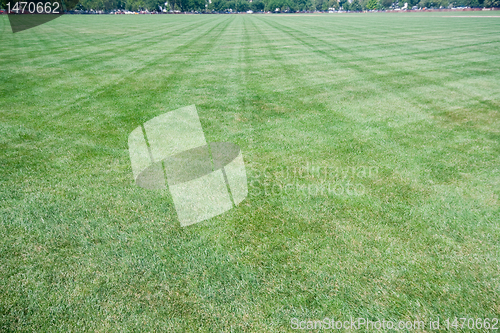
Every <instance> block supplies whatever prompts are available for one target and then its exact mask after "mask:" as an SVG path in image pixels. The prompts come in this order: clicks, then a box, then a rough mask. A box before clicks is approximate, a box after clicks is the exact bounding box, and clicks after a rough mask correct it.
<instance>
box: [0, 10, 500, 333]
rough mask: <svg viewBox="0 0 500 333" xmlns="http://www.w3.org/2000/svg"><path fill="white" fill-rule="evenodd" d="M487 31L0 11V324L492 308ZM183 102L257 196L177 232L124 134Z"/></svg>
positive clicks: (186, 323) (424, 20)
mask: <svg viewBox="0 0 500 333" xmlns="http://www.w3.org/2000/svg"><path fill="white" fill-rule="evenodd" d="M467 15H474V16H481V15H486V16H494V17H465V16H467ZM495 15H497V16H495ZM453 16H459V17H453ZM460 16H463V17H460ZM499 32H500V12H487V13H485V14H483V13H481V12H479V13H478V12H474V13H473V14H467V13H465V14H464V13H429V14H426V13H411V14H410V13H408V14H403V13H401V14H396V13H394V14H352V15H351V14H349V15H347V14H346V15H333V14H330V15H312V14H310V15H161V16H160V15H158V16H154V15H151V16H146V15H144V16H142V15H141V16H128V15H127V16H125V15H123V16H110V15H108V16H83V15H82V16H63V17H61V18H59V19H57V20H54V21H52V22H50V23H47V24H45V25H42V26H39V27H36V28H33V29H30V30H27V31H24V32H20V33H16V34H12V33H11V30H10V26H9V25H8V20H7V16H5V15H2V16H0V45H1V47H0V115H1V123H0V147H1V153H0V198H1V203H0V219H1V223H0V235H1V238H0V239H1V241H0V331H2V332H5V331H7V332H10V331H29V332H69V331H73V332H81V331H98V332H112V331H120V332H128V331H137V332H152V331H164V332H193V331H202V332H221V331H223V332H284V331H292V325H291V320H292V318H297V319H298V320H312V319H319V320H322V319H323V318H325V317H329V318H332V317H333V318H338V319H342V320H348V319H349V318H350V317H354V318H357V317H364V318H368V319H371V320H376V319H385V320H393V321H399V320H424V321H425V322H426V324H427V323H428V321H429V320H436V319H437V317H438V316H439V317H440V318H441V320H444V319H446V318H448V317H455V316H456V317H468V318H469V317H470V318H487V317H489V318H492V317H497V318H499V317H500V267H499V258H500V209H499V195H500V158H499V156H500V113H499V110H500V33H499ZM191 104H196V106H197V108H198V112H199V115H200V119H201V123H202V125H203V128H204V130H205V135H206V137H207V141H229V142H233V143H236V144H238V145H239V146H240V147H241V148H242V151H243V154H244V159H245V163H246V168H247V173H248V177H249V179H248V183H249V191H250V193H249V196H248V197H247V199H245V201H243V202H242V203H241V204H240V205H239V206H238V207H237V208H234V209H232V210H230V211H228V212H226V213H224V214H222V215H220V216H218V217H215V218H213V219H210V220H208V221H204V222H202V223H199V224H196V225H192V226H189V227H186V228H181V227H180V224H179V221H178V220H177V216H176V213H175V209H174V206H173V202H172V197H171V196H170V194H169V192H168V191H167V190H165V191H150V190H145V189H142V188H139V187H137V186H135V184H134V181H133V177H132V170H131V166H130V159H129V156H128V146H127V138H128V135H129V133H130V132H131V131H132V130H133V129H135V128H136V127H137V126H139V125H140V124H142V123H144V122H145V121H147V120H149V119H151V118H153V117H155V116H157V115H160V114H163V113H165V112H168V111H171V110H175V109H177V108H180V107H183V106H187V105H191ZM318 170H319V172H317V171H318ZM325 170H326V171H327V173H326V174H325V173H324V171H325ZM328 186H330V190H329V189H328ZM285 189H286V191H285ZM353 189H357V190H356V191H353ZM347 190H349V192H348V193H347ZM426 330H427V331H428V330H429V329H428V326H426ZM359 331H363V330H359Z"/></svg>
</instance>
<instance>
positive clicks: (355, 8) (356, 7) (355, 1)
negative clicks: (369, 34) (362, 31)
mask: <svg viewBox="0 0 500 333" xmlns="http://www.w3.org/2000/svg"><path fill="white" fill-rule="evenodd" d="M349 7H350V8H349V10H350V11H352V12H360V11H362V10H363V9H362V8H361V4H360V3H359V0H352V2H351V5H350V6H349Z"/></svg>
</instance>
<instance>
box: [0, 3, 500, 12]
mask: <svg viewBox="0 0 500 333" xmlns="http://www.w3.org/2000/svg"><path fill="white" fill-rule="evenodd" d="M34 1H36V0H34ZM6 3H7V0H0V8H4V9H5V8H6ZM405 3H408V8H409V9H411V8H412V7H414V6H417V7H418V8H449V7H472V8H481V7H486V8H491V7H500V0H351V1H348V0H253V1H252V2H250V1H249V0H80V2H79V3H78V5H77V6H76V8H75V9H77V10H83V11H91V10H94V11H107V12H109V11H112V10H129V11H141V10H148V11H161V10H163V9H165V10H167V11H180V12H194V11H196V12H199V13H203V12H227V11H233V12H246V11H248V10H252V11H254V12H261V11H266V12H267V11H271V12H276V11H280V12H292V13H293V12H302V11H327V10H331V9H335V10H343V11H352V12H359V11H364V10H384V9H391V8H395V7H400V8H402V7H403V6H404V5H405Z"/></svg>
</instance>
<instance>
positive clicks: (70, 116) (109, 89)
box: [37, 17, 233, 146]
mask: <svg viewBox="0 0 500 333" xmlns="http://www.w3.org/2000/svg"><path fill="white" fill-rule="evenodd" d="M232 20H233V18H231V17H225V18H224V19H222V20H219V21H217V24H215V25H214V26H213V27H212V28H210V29H208V30H207V31H205V32H204V33H202V34H197V35H196V37H195V38H193V39H192V40H190V41H188V42H185V43H183V44H182V45H181V46H179V47H177V48H176V49H175V50H172V51H171V52H168V53H162V54H160V55H159V56H158V57H156V58H154V59H153V60H151V61H148V62H145V63H143V64H142V66H141V67H139V68H137V69H136V70H134V71H132V72H129V73H127V74H126V75H124V76H121V77H120V78H119V79H117V80H114V81H113V82H112V83H109V84H105V85H102V86H100V87H99V88H96V89H94V90H93V91H92V93H91V94H87V95H86V96H83V97H81V98H79V99H78V100H76V101H73V102H72V103H68V104H67V105H63V106H60V107H58V108H56V109H54V110H53V111H51V112H52V114H53V116H55V115H57V118H58V121H64V119H67V120H66V124H73V126H75V128H79V129H82V128H80V127H79V126H78V123H79V122H78V120H77V119H75V116H76V117H77V118H78V117H85V114H84V113H74V111H73V110H74V109H85V107H86V105H88V104H89V103H93V101H94V100H95V99H96V98H99V97H100V96H104V95H108V94H111V93H114V92H115V91H116V90H117V87H120V86H121V85H122V84H123V82H126V81H129V84H131V85H133V84H134V79H135V78H137V77H139V76H140V75H141V74H147V73H148V72H149V71H150V68H155V66H156V65H157V64H158V63H160V62H162V61H164V60H165V59H168V57H169V55H171V54H180V53H183V52H184V53H186V52H187V51H191V50H192V49H195V50H198V51H197V52H195V53H194V55H193V56H192V57H191V59H189V60H188V61H182V62H179V63H177V64H175V71H174V73H173V74H171V75H169V76H168V77H162V80H161V81H160V84H159V85H158V86H157V87H156V88H155V89H154V90H152V91H142V93H141V101H143V100H146V101H148V104H149V103H152V102H153V101H154V96H155V95H156V94H157V92H158V91H161V92H162V94H168V92H169V87H171V86H176V85H177V82H178V81H180V80H182V79H183V78H184V76H185V71H186V69H187V68H189V67H191V66H193V64H194V63H195V62H196V60H198V59H199V57H200V55H201V54H205V53H206V52H208V50H210V49H212V48H213V47H214V45H213V43H214V41H215V40H217V39H218V38H219V36H220V35H221V34H222V33H223V32H224V31H225V30H226V29H227V27H228V25H229V24H230V23H231V21H232ZM216 31H217V32H216ZM214 32H216V33H214ZM208 36H209V37H210V38H209V39H208V40H207V37H208ZM200 41H203V45H204V46H203V48H202V49H201V50H200V49H199V47H198V45H199V42H200ZM148 95H150V96H151V97H152V99H148V98H147V96H148ZM89 97H91V98H89ZM135 107H136V108H140V105H136V106H135ZM144 108H145V111H146V114H148V112H147V110H148V108H149V107H148V105H144ZM122 112H125V114H128V112H127V110H122ZM151 116H152V115H147V116H146V119H145V118H144V114H142V113H141V114H129V115H128V116H127V117H126V119H127V123H132V124H134V123H136V124H137V123H141V122H144V121H145V120H147V118H150V117H151ZM52 122H53V121H52V119H50V118H49V119H47V120H46V121H44V122H42V123H40V124H37V127H38V126H42V127H44V131H46V130H47V129H48V128H51V127H52V126H53V125H52ZM109 126H111V127H112V128H110V130H112V129H115V128H116V126H117V124H115V123H113V124H109ZM132 126H136V125H132ZM119 128H121V126H119ZM97 129H98V128H95V130H97ZM82 130H83V133H82V134H85V133H87V130H86V129H82ZM122 130H124V131H128V130H129V129H128V128H122ZM101 131H102V132H101V133H106V132H105V131H106V129H104V128H101ZM75 134H76V133H75ZM102 140H104V141H103V144H104V142H105V141H106V138H105V137H103V138H102ZM110 144H111V143H110ZM112 145H114V144H112ZM122 145H123V143H120V146H122Z"/></svg>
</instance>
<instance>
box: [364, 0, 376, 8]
mask: <svg viewBox="0 0 500 333" xmlns="http://www.w3.org/2000/svg"><path fill="white" fill-rule="evenodd" d="M378 7H379V4H378V0H369V1H368V2H367V3H366V9H368V10H374V9H377V8H378Z"/></svg>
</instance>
